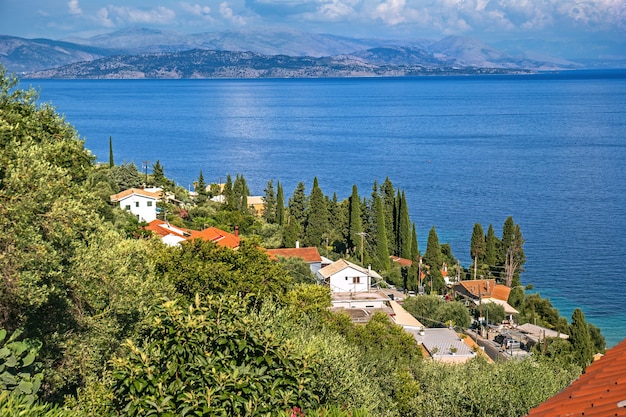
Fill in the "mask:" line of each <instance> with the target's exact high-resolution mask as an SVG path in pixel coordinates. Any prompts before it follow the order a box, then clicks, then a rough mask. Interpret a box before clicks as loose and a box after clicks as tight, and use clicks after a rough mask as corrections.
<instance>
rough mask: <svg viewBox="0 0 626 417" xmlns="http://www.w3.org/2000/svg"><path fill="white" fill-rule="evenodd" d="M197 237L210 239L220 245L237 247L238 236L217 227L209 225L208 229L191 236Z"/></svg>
mask: <svg viewBox="0 0 626 417" xmlns="http://www.w3.org/2000/svg"><path fill="white" fill-rule="evenodd" d="M197 238H200V239H204V240H210V241H211V242H215V243H217V244H218V245H220V246H225V247H227V248H232V249H235V248H238V247H239V241H240V239H239V236H235V235H233V234H232V233H228V232H225V231H223V230H220V229H218V228H217V227H209V228H208V229H204V230H202V231H200V232H197V234H196V235H195V236H193V239H197Z"/></svg>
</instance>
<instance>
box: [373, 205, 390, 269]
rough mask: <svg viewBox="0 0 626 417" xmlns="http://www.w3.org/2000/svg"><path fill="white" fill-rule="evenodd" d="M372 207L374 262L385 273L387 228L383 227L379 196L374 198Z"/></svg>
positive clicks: (387, 252)
mask: <svg viewBox="0 0 626 417" xmlns="http://www.w3.org/2000/svg"><path fill="white" fill-rule="evenodd" d="M374 205H375V207H376V222H375V236H376V240H375V245H376V260H377V263H378V268H379V269H381V270H383V271H385V270H387V269H389V247H388V245H387V227H386V226H385V212H384V210H383V202H382V199H381V198H380V196H379V195H376V196H375V200H374Z"/></svg>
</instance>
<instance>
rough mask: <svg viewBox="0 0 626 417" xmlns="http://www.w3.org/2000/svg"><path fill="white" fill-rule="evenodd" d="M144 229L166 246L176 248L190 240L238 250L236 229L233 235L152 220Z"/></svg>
mask: <svg viewBox="0 0 626 417" xmlns="http://www.w3.org/2000/svg"><path fill="white" fill-rule="evenodd" d="M145 229H146V230H149V231H151V232H153V233H155V234H156V235H158V236H159V237H160V238H161V241H162V242H163V243H165V244H166V245H168V246H178V245H180V244H181V242H184V241H186V240H192V239H202V240H207V241H211V242H215V243H216V244H217V245H218V246H222V247H227V248H231V249H237V248H239V243H240V239H239V233H238V229H237V228H235V234H232V233H228V232H225V231H223V230H221V229H218V228H217V227H209V228H207V229H204V230H200V231H198V230H191V229H185V228H182V227H176V226H172V225H171V224H169V223H168V222H165V221H163V220H159V219H155V220H152V221H151V222H150V223H149V224H148V225H147V226H146V227H145Z"/></svg>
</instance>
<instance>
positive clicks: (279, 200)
mask: <svg viewBox="0 0 626 417" xmlns="http://www.w3.org/2000/svg"><path fill="white" fill-rule="evenodd" d="M276 188H277V190H276V223H278V224H279V225H280V226H282V225H284V224H285V195H284V194H283V186H282V184H281V183H280V181H278V184H277V186H276Z"/></svg>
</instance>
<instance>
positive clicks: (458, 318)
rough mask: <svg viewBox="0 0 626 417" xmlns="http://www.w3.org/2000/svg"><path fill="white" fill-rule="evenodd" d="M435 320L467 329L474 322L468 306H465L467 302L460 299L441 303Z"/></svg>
mask: <svg viewBox="0 0 626 417" xmlns="http://www.w3.org/2000/svg"><path fill="white" fill-rule="evenodd" d="M435 320H437V321H438V322H440V323H443V324H444V325H446V326H448V327H450V326H455V327H461V328H465V329H466V328H468V327H469V325H470V324H471V322H472V318H471V317H470V314H469V312H468V311H467V307H465V304H463V303H461V302H458V301H453V302H447V303H443V304H442V305H440V306H439V308H438V309H437V312H436V314H435Z"/></svg>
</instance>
